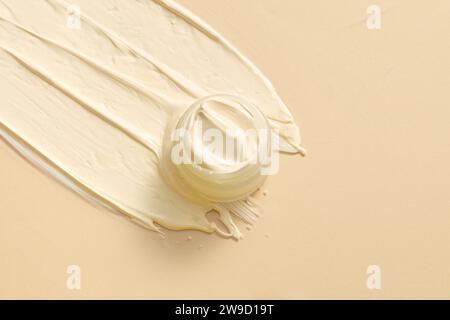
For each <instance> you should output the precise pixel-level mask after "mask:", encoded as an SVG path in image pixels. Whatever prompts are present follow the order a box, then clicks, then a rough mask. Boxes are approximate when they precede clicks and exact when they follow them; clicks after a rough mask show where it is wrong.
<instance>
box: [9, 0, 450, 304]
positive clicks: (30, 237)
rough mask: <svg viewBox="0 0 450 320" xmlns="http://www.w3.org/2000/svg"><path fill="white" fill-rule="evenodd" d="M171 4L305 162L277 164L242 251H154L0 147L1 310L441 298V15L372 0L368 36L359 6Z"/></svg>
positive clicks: (448, 146)
mask: <svg viewBox="0 0 450 320" xmlns="http://www.w3.org/2000/svg"><path fill="white" fill-rule="evenodd" d="M179 2H180V3H181V4H183V5H185V6H186V7H188V8H189V9H191V10H192V11H193V12H195V13H196V14H197V15H199V16H200V17H202V18H203V19H204V20H206V21H207V22H209V23H210V24H211V25H212V26H213V27H215V28H216V29H217V30H218V31H219V32H220V33H222V34H223V35H224V36H225V37H227V38H228V39H229V40H230V41H231V42H232V43H233V44H234V45H236V46H237V47H238V48H239V49H240V50H241V51H242V52H243V53H244V54H246V55H247V56H248V57H249V58H250V59H251V60H252V61H254V62H255V63H256V64H257V65H258V67H260V68H261V69H262V71H263V72H264V73H265V74H266V75H267V76H268V77H269V78H270V79H271V80H272V82H273V83H274V85H275V87H276V88H277V91H278V92H279V94H280V96H281V97H282V98H283V100H284V101H285V103H286V104H287V105H288V107H289V108H290V110H291V111H292V113H293V114H294V117H295V118H296V120H297V121H298V122H299V124H300V125H301V127H302V133H303V138H304V145H305V146H306V147H307V148H308V150H309V155H308V157H307V158H304V159H302V158H301V157H287V156H283V157H282V159H281V171H280V173H279V174H278V175H277V176H274V177H271V178H270V180H269V183H268V184H267V185H266V187H265V188H264V190H267V196H265V197H263V200H262V201H263V203H264V205H265V212H264V214H263V216H262V218H261V219H260V220H259V221H258V223H257V225H256V226H255V228H253V230H251V231H249V230H246V229H245V228H244V231H245V232H244V233H245V239H244V240H243V241H241V242H239V243H238V242H235V241H232V240H223V239H221V238H220V237H218V236H214V235H213V236H211V235H207V234H203V233H200V232H193V231H185V232H167V238H166V239H161V237H160V236H159V235H157V234H155V233H152V232H150V231H147V230H144V229H143V228H141V227H139V226H136V225H134V224H132V223H129V222H128V221H127V220H126V219H124V218H123V217H121V216H117V215H114V214H112V213H110V212H108V211H106V210H104V209H102V208H97V207H94V206H92V205H91V204H89V203H88V202H86V201H85V200H83V199H81V198H80V197H79V196H77V195H76V194H74V193H73V192H71V191H69V190H67V189H66V188H64V187H62V186H61V185H60V184H58V183H57V182H55V181H54V180H52V179H50V178H49V177H48V176H46V175H45V174H43V173H42V172H40V171H38V170H37V169H35V168H34V167H33V166H32V165H30V164H29V163H28V162H27V161H25V160H24V159H23V158H21V157H20V156H19V155H17V154H16V153H15V152H14V151H13V150H12V149H11V148H10V147H9V146H7V145H6V144H5V143H4V142H3V141H2V142H0V195H1V196H0V298H3V299H4V298H69V299H77V298H88V299H89V298H138V299H141V298H143V299H154V298H162V299H164V298H256V299H258V298H281V299H302V298H369V299H372V298H374V299H376V298H450V250H449V245H450V124H449V123H450V120H449V118H450V72H449V70H450V41H449V40H450V24H449V23H448V21H449V20H448V19H449V17H450V3H449V2H448V1H446V0H436V1H433V2H432V3H426V2H424V1H406V0H398V1H378V2H377V3H376V4H378V5H380V6H381V8H382V10H383V16H382V29H381V30H378V31H375V30H368V29H367V27H366V16H367V15H366V9H367V7H368V6H369V5H370V4H372V2H370V1H360V0H348V1H325V0H320V1H297V0H258V1H256V0H244V1H243V0H229V1H220V0H208V1H206V0H179ZM0 96H1V93H0ZM189 236H191V237H192V240H188V239H187V238H188V237H189ZM71 264H76V265H79V266H80V267H81V270H82V289H81V290H79V291H76V290H75V291H71V290H68V289H67V288H66V279H67V276H68V275H67V274H66V268H67V266H68V265H71ZM373 264H375V265H379V266H380V267H381V270H382V289H381V290H378V291H376V290H375V291H370V290H368V289H367V288H366V278H367V275H366V268H367V266H369V265H373Z"/></svg>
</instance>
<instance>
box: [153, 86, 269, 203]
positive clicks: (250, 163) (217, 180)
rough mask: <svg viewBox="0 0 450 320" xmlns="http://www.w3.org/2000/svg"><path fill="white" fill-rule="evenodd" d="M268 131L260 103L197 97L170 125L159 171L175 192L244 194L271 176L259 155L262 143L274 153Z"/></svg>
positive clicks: (196, 196) (217, 197) (216, 198)
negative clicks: (263, 172) (262, 172)
mask: <svg viewBox="0 0 450 320" xmlns="http://www.w3.org/2000/svg"><path fill="white" fill-rule="evenodd" d="M200 126H201V127H200ZM270 132H271V128H270V126H269V123H268V121H267V119H266V117H265V116H264V115H263V114H262V112H261V111H260V110H259V108H258V107H257V106H255V105H254V104H252V103H251V102H249V101H246V100H244V99H243V98H241V97H237V96H233V95H228V94H218V95H211V96H207V97H205V98H202V99H199V100H197V101H196V102H194V103H193V104H192V105H191V106H190V107H189V108H187V109H186V110H185V111H184V112H183V113H181V114H179V115H178V116H176V117H175V118H174V121H172V123H171V124H170V125H169V126H168V128H167V130H166V134H165V137H164V142H163V152H162V154H163V157H162V161H161V168H160V169H161V173H162V174H163V176H164V177H165V178H166V180H167V181H168V183H169V184H170V185H171V186H172V187H173V188H174V189H175V190H176V191H177V192H179V193H180V194H182V195H183V196H185V197H187V198H189V199H190V200H193V201H196V202H217V203H224V202H232V201H237V200H243V199H246V198H247V197H248V196H250V195H251V194H252V193H254V192H255V191H256V190H257V189H258V188H259V187H260V186H261V185H262V184H263V183H264V181H265V179H266V177H267V176H265V175H263V174H261V166H262V165H261V162H260V161H259V159H258V156H259V150H260V148H261V144H266V145H265V146H264V147H267V151H268V152H271V151H272V152H275V150H270V145H271V144H270V138H271V134H270ZM258 133H263V134H266V137H267V139H261V135H259V134H258ZM180 150H182V152H181V155H180V152H179V151H180ZM238 150H240V151H238ZM174 157H175V158H177V159H175V158H174ZM179 157H181V162H180V158H179Z"/></svg>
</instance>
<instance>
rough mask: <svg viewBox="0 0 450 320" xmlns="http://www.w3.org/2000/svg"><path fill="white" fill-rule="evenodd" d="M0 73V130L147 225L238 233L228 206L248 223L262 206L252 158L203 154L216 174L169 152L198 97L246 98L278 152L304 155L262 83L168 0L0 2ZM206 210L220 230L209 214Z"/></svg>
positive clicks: (222, 111) (218, 112) (215, 116)
mask: <svg viewBox="0 0 450 320" xmlns="http://www.w3.org/2000/svg"><path fill="white" fill-rule="evenodd" d="M74 9H75V17H74V16H70V15H73V13H74V12H73V10H74ZM78 9H79V14H78ZM73 18H75V19H77V18H79V25H78V26H77V25H75V28H74V27H71V26H70V25H69V22H70V19H73ZM72 22H73V21H72ZM0 74H1V76H0V92H1V97H2V103H1V106H0V129H1V135H2V137H3V138H4V139H6V140H7V141H8V142H10V144H11V145H13V146H14V147H15V148H16V149H17V150H18V151H19V152H21V153H22V154H24V155H25V156H26V157H27V158H28V159H30V160H31V161H33V162H34V163H35V164H36V165H38V166H39V167H41V168H42V169H44V170H46V171H48V172H50V173H51V174H52V175H53V176H55V177H56V178H58V179H59V180H61V181H62V182H64V183H65V184H66V185H68V186H70V187H71V188H72V189H74V190H76V191H78V192H80V193H82V194H83V195H84V196H86V197H87V198H89V199H92V200H95V201H96V202H99V203H101V204H103V205H105V206H107V207H108V208H110V209H112V210H115V211H118V212H121V213H124V214H125V215H127V216H129V217H130V218H131V219H133V220H134V221H136V222H138V223H140V224H141V225H143V226H145V227H148V228H150V229H153V230H159V228H158V227H157V226H156V224H159V225H161V226H164V227H166V228H169V229H173V230H181V229H196V230H202V231H205V232H214V231H218V232H219V233H221V234H223V235H225V236H232V237H235V238H240V237H241V233H240V232H239V230H238V228H237V226H236V225H235V223H234V221H233V219H232V215H231V214H232V213H234V214H236V215H237V216H239V217H241V218H243V219H244V220H245V221H247V222H252V221H254V219H255V216H256V215H257V213H258V212H257V209H256V208H255V206H254V203H253V201H252V199H251V197H250V195H251V193H252V192H253V191H255V190H256V189H257V187H259V186H260V185H261V184H262V183H263V182H264V179H263V178H258V177H256V175H255V174H254V173H255V172H256V171H255V170H256V169H258V168H255V167H254V166H245V167H239V169H237V170H235V171H233V170H234V169H233V170H232V171H227V170H228V169H230V166H227V164H226V162H221V161H216V162H214V163H207V165H208V168H207V169H208V170H212V171H213V172H209V171H208V172H209V174H210V175H212V176H214V175H215V174H216V173H217V176H216V178H217V179H216V180H212V178H211V179H209V178H208V176H202V174H203V173H204V172H205V171H195V170H194V171H193V170H184V171H180V172H178V171H177V169H176V168H175V169H174V168H173V166H172V165H171V164H170V163H169V162H168V160H167V159H165V157H164V152H163V151H164V148H163V142H164V141H166V140H167V139H166V138H167V131H168V130H170V129H171V128H172V126H174V123H175V126H176V123H177V122H176V121H180V123H181V120H180V119H184V118H186V117H188V116H191V115H192V114H189V113H186V112H187V111H186V110H194V109H195V107H192V106H195V105H197V106H198V105H199V104H201V103H200V102H201V101H202V100H200V99H203V98H205V97H209V96H211V95H216V94H220V95H222V96H221V97H222V98H220V99H223V97H227V96H223V95H224V94H226V95H231V96H230V99H231V100H233V99H234V98H233V97H240V98H242V99H245V101H247V102H249V104H251V105H253V106H256V108H257V112H260V113H261V115H262V119H264V123H266V124H267V126H268V127H270V128H273V129H276V130H278V132H279V135H280V143H281V146H280V150H281V151H283V152H286V153H292V154H295V153H300V154H302V153H303V149H302V148H301V147H300V135H299V130H298V127H297V126H296V124H295V122H294V119H293V117H292V115H291V114H290V112H289V111H288V109H287V108H286V106H285V105H284V104H283V102H282V101H281V99H280V98H279V97H278V95H277V94H276V92H275V91H274V89H273V87H272V85H271V84H270V82H269V81H268V80H267V79H266V78H265V77H264V76H263V75H262V73H261V72H260V71H259V70H258V69H257V68H256V67H255V66H254V65H253V64H252V63H251V62H250V61H248V59H246V58H245V57H243V56H242V55H241V54H240V53H239V52H238V51H237V50H236V49H235V48H234V47H232V46H231V45H230V44H229V43H228V42H227V41H226V40H225V39H224V38H223V37H222V36H220V35H219V34H217V33H216V32H215V31H214V30H213V29H211V27H209V26H208V25H207V24H206V23H204V22H203V21H201V20H200V19H198V18H197V17H195V16H194V15H193V14H192V13H190V12H188V11H187V10H186V9H184V8H182V7H180V6H179V5H178V4H176V3H174V2H172V1H169V0H159V1H158V0H154V1H152V0H95V1H92V0H73V1H71V3H70V4H69V3H66V2H64V1H61V0H0ZM219 97H220V96H219ZM208 99H209V98H207V100H208ZM211 99H213V100H214V99H215V98H214V97H213V98H211ZM199 101H200V102H199ZM230 103H231V104H233V103H237V104H239V103H240V100H239V99H238V100H236V101H234V102H230ZM190 107H191V109H189V108H190ZM241 107H242V106H241ZM192 108H194V109H192ZM229 109H230V108H229V107H227V106H226V101H225V102H224V104H221V103H218V104H215V105H214V107H212V108H209V109H208V108H207V107H206V106H205V107H202V106H200V107H199V108H197V109H196V110H197V111H198V110H200V111H202V116H203V117H204V120H205V121H208V122H209V123H210V124H215V125H217V126H220V124H224V123H227V121H228V120H227V119H228V118H229V115H230V112H229V111H230V110H229ZM243 109H245V107H244V108H243ZM247 111H248V110H247ZM240 112H241V113H242V114H244V113H245V112H246V111H245V110H244V111H243V110H240ZM249 114H250V116H249V115H247V116H246V118H247V119H252V120H253V121H256V120H255V117H254V115H251V113H249ZM183 117H184V118H183ZM256 117H259V116H258V115H257V116H256ZM212 158H214V157H212ZM211 161H215V160H211ZM224 166H225V167H224ZM231 167H232V168H234V167H233V166H231ZM203 169H204V168H203ZM203 169H202V170H203ZM211 173H212V174H211ZM241 173H242V174H241ZM177 174H180V175H179V176H177ZM181 174H182V175H183V177H181ZM223 174H225V175H223ZM190 176H193V179H194V180H193V181H190V180H189V179H190V178H189V177H190ZM180 177H181V178H180ZM221 177H225V178H224V179H222V180H221ZM185 179H188V180H185ZM196 179H198V180H196ZM202 179H203V180H202ZM183 181H184V182H192V183H187V184H186V183H183ZM202 184H204V186H205V187H203V188H202ZM221 184H223V186H224V187H223V188H217V186H219V187H220V186H222V185H221ZM214 187H216V188H214ZM199 190H200V191H202V190H203V191H205V194H199V193H198V192H197V191H199ZM208 191H211V192H209V193H208ZM200 193H201V192H200ZM212 209H215V210H216V211H218V212H219V214H220V219H221V221H222V222H223V223H224V225H225V226H226V227H227V229H228V230H227V231H223V230H220V229H219V228H218V227H217V226H216V225H215V224H214V223H211V222H210V221H209V220H208V219H207V218H206V214H207V213H208V212H209V211H211V210H212Z"/></svg>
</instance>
